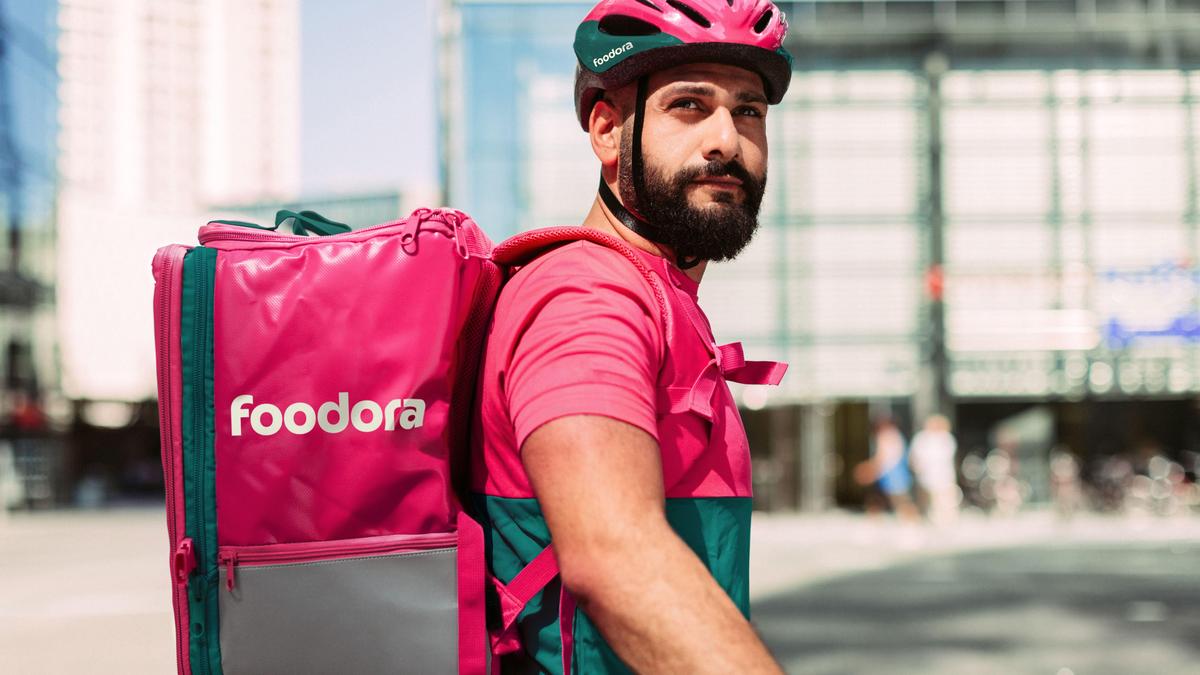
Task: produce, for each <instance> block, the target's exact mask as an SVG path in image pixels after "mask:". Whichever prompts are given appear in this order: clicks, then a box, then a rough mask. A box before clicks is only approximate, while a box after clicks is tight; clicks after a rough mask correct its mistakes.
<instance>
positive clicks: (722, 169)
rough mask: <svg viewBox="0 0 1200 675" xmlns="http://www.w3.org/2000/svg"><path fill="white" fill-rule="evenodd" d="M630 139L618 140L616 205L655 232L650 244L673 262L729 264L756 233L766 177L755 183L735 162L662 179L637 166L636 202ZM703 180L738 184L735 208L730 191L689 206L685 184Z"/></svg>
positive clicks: (714, 162) (650, 169)
mask: <svg viewBox="0 0 1200 675" xmlns="http://www.w3.org/2000/svg"><path fill="white" fill-rule="evenodd" d="M632 138H633V137H632V135H630V134H624V135H623V137H622V139H621V156H620V161H619V163H618V168H617V171H618V177H619V179H620V192H621V201H622V202H623V203H624V204H625V206H626V208H628V209H630V210H631V211H633V212H635V213H636V214H637V215H639V216H641V217H642V218H643V219H645V220H646V221H647V222H648V223H650V225H651V226H653V227H654V228H655V229H656V230H657V233H658V236H657V237H656V239H655V241H657V242H658V243H660V244H663V245H665V246H669V247H671V250H673V251H674V252H675V255H676V257H677V258H679V259H693V258H700V259H703V260H732V259H733V258H735V257H737V255H738V254H739V253H741V252H742V249H744V248H746V245H747V244H749V243H750V240H751V239H753V238H754V231H755V230H756V229H757V228H758V209H759V206H760V205H761V204H762V197H763V187H764V186H765V185H766V183H767V174H766V171H765V170H764V171H763V175H762V177H761V178H755V177H754V176H751V175H750V172H749V171H747V170H746V168H745V167H743V166H742V165H741V163H739V162H737V161H731V162H722V161H720V160H712V161H709V162H708V163H707V164H703V165H700V166H693V167H687V168H684V169H681V170H680V171H679V172H678V173H676V174H675V175H674V176H667V175H665V174H664V173H663V172H660V171H657V170H655V168H654V167H652V166H650V165H648V164H643V169H644V170H643V178H644V185H643V189H642V193H641V195H640V199H639V198H638V197H639V196H637V195H635V191H634V185H633V140H632ZM643 161H644V160H643ZM708 176H712V177H716V176H732V177H734V178H737V179H739V180H741V181H742V185H741V188H742V191H743V193H744V194H745V199H744V200H743V201H742V203H741V204H739V203H737V202H736V201H734V193H733V191H725V190H716V191H714V192H713V193H712V195H713V196H712V200H713V201H712V203H711V204H705V205H704V206H703V207H696V206H692V204H691V203H690V202H689V201H688V195H687V190H688V186H689V184H690V183H691V182H692V181H693V180H696V179H697V178H700V177H708Z"/></svg>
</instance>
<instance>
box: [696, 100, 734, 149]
mask: <svg viewBox="0 0 1200 675" xmlns="http://www.w3.org/2000/svg"><path fill="white" fill-rule="evenodd" d="M741 140H742V139H741V134H739V133H738V130H737V125H736V124H734V123H733V114H732V113H731V112H730V111H729V109H728V108H725V107H724V106H721V107H718V108H717V109H716V110H715V111H713V114H711V115H709V116H708V119H707V120H705V129H704V147H703V148H702V151H703V153H704V159H706V160H714V159H719V160H721V161H724V162H728V161H731V160H733V159H735V158H737V156H738V155H739V154H740V153H741Z"/></svg>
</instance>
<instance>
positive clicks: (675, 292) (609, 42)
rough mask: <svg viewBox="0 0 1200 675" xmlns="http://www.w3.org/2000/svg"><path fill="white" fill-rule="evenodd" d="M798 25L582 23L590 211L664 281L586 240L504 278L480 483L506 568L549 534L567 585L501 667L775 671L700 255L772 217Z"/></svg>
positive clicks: (739, 438) (647, 14)
mask: <svg viewBox="0 0 1200 675" xmlns="http://www.w3.org/2000/svg"><path fill="white" fill-rule="evenodd" d="M786 29H787V25H786V23H785V21H784V18H783V14H782V12H780V11H779V10H778V8H776V7H775V6H774V5H773V4H772V3H771V2H769V1H768V0H683V1H680V0H672V1H670V2H668V0H606V1H605V2H601V3H600V4H599V5H597V6H596V7H595V8H594V9H593V10H592V12H591V13H590V14H589V15H588V17H587V18H586V19H585V20H584V22H583V23H582V24H581V26H580V27H579V30H578V31H577V33H576V39H575V51H576V55H577V56H578V57H579V63H580V67H579V69H578V71H577V77H576V87H575V92H576V97H575V100H576V108H577V113H578V115H579V120H580V124H581V126H582V127H583V128H584V129H585V130H586V131H587V132H588V136H589V139H590V141H591V145H592V149H593V151H594V152H595V154H596V157H597V158H598V159H599V161H600V168H601V182H600V190H599V192H600V194H599V195H598V197H597V199H596V201H595V202H594V203H593V204H592V207H591V211H590V212H589V213H588V214H587V217H586V218H585V219H584V222H583V225H584V226H585V227H589V228H594V229H596V230H598V231H600V232H602V233H605V234H607V235H609V236H611V237H615V238H617V239H619V240H621V241H624V242H625V243H627V244H628V245H629V246H630V247H632V248H633V249H634V250H635V255H636V256H637V257H638V258H639V259H640V261H641V263H643V264H644V266H646V267H648V268H649V269H650V271H651V273H653V274H654V275H656V277H655V278H656V279H657V282H656V283H655V284H650V283H648V280H647V278H646V277H645V276H644V275H643V273H642V272H640V271H639V269H638V268H637V267H636V266H635V265H634V264H631V261H630V260H628V259H627V258H626V257H625V256H624V255H622V254H621V253H619V252H617V251H614V250H612V249H610V248H607V247H605V246H601V245H598V244H594V243H590V242H575V243H571V244H568V245H565V246H561V247H559V248H557V249H555V250H553V251H551V252H549V253H546V254H544V255H542V256H541V257H539V258H538V259H536V260H535V261H533V262H532V263H530V264H528V265H526V266H525V267H523V268H521V269H519V270H517V271H516V272H515V273H514V274H513V275H512V277H511V279H510V280H509V282H508V283H507V285H506V286H505V287H504V289H503V291H502V293H501V296H500V299H499V301H498V305H497V309H496V314H495V319H494V322H493V325H492V327H491V329H490V332H489V336H488V346H487V350H486V354H485V357H484V363H483V367H482V373H481V394H480V399H481V400H480V404H479V416H478V418H477V419H476V421H475V424H476V433H475V434H474V437H475V439H476V441H475V451H474V452H475V456H474V460H473V461H474V468H473V481H474V485H473V492H474V493H475V494H474V498H475V500H476V507H477V508H478V511H479V514H480V516H481V518H482V520H483V521H484V525H485V528H486V529H487V531H488V537H489V547H488V556H489V564H490V565H491V569H492V571H493V572H494V573H495V574H496V575H497V577H499V578H500V579H501V580H502V581H504V582H506V583H507V582H509V581H510V580H511V579H512V578H513V577H514V576H515V575H516V574H517V573H518V572H519V571H520V570H521V569H522V568H523V567H524V566H525V565H527V564H528V563H529V562H530V561H531V560H532V559H533V558H534V557H535V556H537V555H538V553H539V552H541V550H542V549H543V548H544V547H545V546H546V545H547V544H549V543H551V542H553V550H554V554H555V556H556V557H557V560H558V565H559V570H560V579H561V586H560V584H559V582H554V583H552V584H551V585H550V586H549V587H547V588H546V590H545V591H543V592H542V593H541V594H540V595H539V596H538V597H536V598H535V599H534V600H533V601H532V602H531V603H530V604H529V606H528V607H527V608H526V610H525V611H524V613H522V615H521V617H520V620H519V622H518V627H519V633H520V637H521V642H522V649H521V650H520V651H519V652H517V653H516V654H512V655H510V656H507V657H505V660H504V664H503V666H504V670H505V672H555V673H557V672H563V671H564V670H566V671H575V672H581V673H597V672H620V671H624V670H625V669H626V666H628V667H629V668H632V669H633V670H636V671H639V672H678V673H707V672H712V673H730V672H737V673H777V672H779V669H778V666H777V665H776V664H775V662H774V660H773V659H772V658H771V657H770V655H769V654H768V653H767V651H766V649H765V648H764V646H763V645H762V643H761V641H760V640H759V638H758V637H757V635H755V633H754V631H753V629H752V628H751V626H750V624H749V622H748V621H747V618H746V616H747V614H748V609H749V599H748V584H747V567H748V559H749V527H750V509H751V504H750V496H751V493H750V485H751V484H750V453H749V447H748V445H747V442H746V434H745V430H744V429H743V427H742V423H741V419H740V417H739V416H738V411H737V408H736V406H735V404H734V401H733V398H732V395H731V394H730V392H729V388H728V386H727V384H726V376H728V377H730V378H735V377H736V376H737V375H736V371H737V369H736V368H733V369H731V368H730V367H727V366H728V365H729V364H728V363H727V360H726V359H723V358H721V357H720V355H719V353H718V352H721V350H720V349H719V348H716V347H715V346H714V341H713V339H712V335H711V329H710V328H709V326H708V323H707V320H706V319H705V318H704V315H703V313H702V312H701V311H700V309H699V307H698V305H697V304H696V293H697V288H698V284H699V282H700V280H701V278H702V276H703V274H704V271H705V268H706V265H707V261H709V260H727V259H731V258H733V257H734V256H736V255H737V254H738V252H739V251H741V250H742V249H743V248H744V247H745V246H746V244H748V243H749V242H750V239H751V237H752V235H753V233H754V230H755V228H756V226H757V213H758V208H759V204H760V201H761V199H762V191H763V186H764V184H765V180H766V171H767V137H766V120H765V118H766V114H767V106H768V104H770V103H778V102H779V100H780V99H781V98H782V97H783V94H784V92H785V91H786V89H787V85H788V81H789V79H790V76H791V65H790V63H791V62H790V57H789V56H788V55H787V52H786V51H784V50H783V49H782V41H783V37H784V34H785V33H786ZM618 196H619V197H618ZM656 287H657V288H656ZM659 293H663V294H665V296H666V298H665V301H666V304H667V306H668V308H669V311H667V312H665V313H664V311H663V309H662V306H661V305H660V298H659V295H658V294H659ZM774 372H776V373H777V375H775V376H773V377H774V380H773V381H775V382H777V381H778V374H781V371H780V370H778V369H777V370H776V371H774ZM738 381H749V380H738ZM562 586H565V590H566V592H565V593H564V592H562ZM571 603H577V606H578V610H580V611H572V604H571Z"/></svg>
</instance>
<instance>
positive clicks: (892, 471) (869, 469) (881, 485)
mask: <svg viewBox="0 0 1200 675" xmlns="http://www.w3.org/2000/svg"><path fill="white" fill-rule="evenodd" d="M854 478H855V480H857V481H858V482H859V484H861V485H873V486H874V487H875V488H876V489H878V490H879V492H880V493H881V494H882V495H883V497H884V499H885V500H886V501H887V503H888V505H889V506H890V507H891V509H892V511H893V512H895V514H896V516H897V517H899V518H900V519H901V520H903V521H905V522H910V523H911V522H915V521H917V520H919V519H920V514H919V513H918V512H917V507H916V505H914V504H913V500H912V486H913V481H912V473H911V472H910V471H909V470H908V448H907V447H906V445H905V441H904V434H902V433H900V429H899V427H897V426H896V423H895V422H894V421H893V420H892V419H891V418H890V417H883V418H880V419H879V420H878V421H876V423H875V431H874V433H872V435H871V458H870V459H869V460H867V461H865V462H863V463H861V464H859V465H858V466H857V467H855V469H854Z"/></svg>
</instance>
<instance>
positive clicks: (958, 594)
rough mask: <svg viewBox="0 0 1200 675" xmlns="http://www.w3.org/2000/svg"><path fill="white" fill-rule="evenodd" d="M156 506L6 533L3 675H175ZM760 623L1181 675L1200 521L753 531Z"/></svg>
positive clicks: (825, 666) (809, 659)
mask: <svg viewBox="0 0 1200 675" xmlns="http://www.w3.org/2000/svg"><path fill="white" fill-rule="evenodd" d="M164 522H165V520H164V517H163V514H162V512H161V510H159V509H154V508H141V509H118V510H108V511H96V512H78V511H74V512H58V513H42V514H32V515H23V514H17V515H13V516H11V517H10V518H9V519H8V520H7V522H5V521H2V520H0V654H2V655H3V666H2V667H0V670H2V671H3V672H5V673H20V674H22V675H25V674H30V675H36V674H40V673H47V674H49V673H53V674H58V673H65V672H87V673H95V674H98V675H107V674H114V675H115V674H118V673H120V674H127V673H128V674H135V675H136V674H140V673H169V672H172V671H173V670H174V650H173V644H174V641H173V632H172V630H173V629H172V626H171V610H170V600H169V596H168V581H167V571H166V556H167V544H166V533H165V524H164ZM754 541H755V545H754V551H753V555H752V560H751V574H752V576H751V579H752V584H751V587H752V596H753V598H754V618H755V622H756V623H757V624H758V626H759V628H760V630H761V631H762V633H763V635H764V636H765V638H766V639H767V641H768V643H769V644H770V646H771V647H772V649H773V650H775V652H776V653H777V654H778V656H779V657H780V658H781V659H783V660H784V662H785V665H786V666H787V668H788V670H789V672H793V673H895V672H899V673H906V672H913V673H916V672H920V673H955V674H958V673H1006V674H1007V673H1049V674H1051V675H1069V674H1070V673H1075V674H1077V675H1084V674H1089V675H1090V674H1092V673H1122V674H1124V673H1176V672H1187V671H1186V670H1185V668H1186V666H1188V665H1190V664H1191V662H1193V661H1196V660H1197V658H1198V657H1200V518H1196V517H1192V518H1182V519H1178V518H1177V519H1170V520H1160V519H1150V518H1142V519H1137V518H1101V517H1096V516H1086V517H1081V518H1078V519H1076V520H1075V521H1072V522H1070V523H1063V522H1060V521H1058V520H1057V519H1056V518H1054V517H1053V515H1051V514H1047V513H1029V514H1022V515H1020V516H1018V517H1016V518H1014V519H1010V520H994V519H987V518H984V517H981V516H974V517H964V518H962V519H961V520H960V521H959V522H958V523H957V524H955V525H953V526H951V527H948V528H944V529H941V530H932V529H927V528H922V527H899V526H898V525H896V523H894V522H893V521H891V520H888V519H870V518H865V517H863V516H859V515H853V514H846V513H837V512H835V513H829V514H822V515H818V516H796V515H770V516H767V515H762V514H758V515H756V518H755V534H754Z"/></svg>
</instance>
